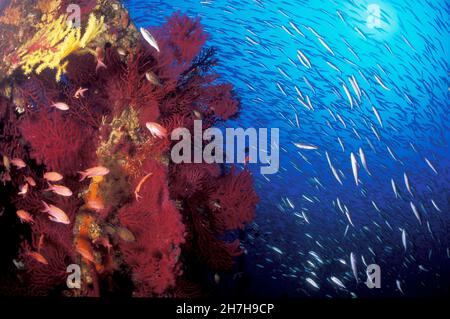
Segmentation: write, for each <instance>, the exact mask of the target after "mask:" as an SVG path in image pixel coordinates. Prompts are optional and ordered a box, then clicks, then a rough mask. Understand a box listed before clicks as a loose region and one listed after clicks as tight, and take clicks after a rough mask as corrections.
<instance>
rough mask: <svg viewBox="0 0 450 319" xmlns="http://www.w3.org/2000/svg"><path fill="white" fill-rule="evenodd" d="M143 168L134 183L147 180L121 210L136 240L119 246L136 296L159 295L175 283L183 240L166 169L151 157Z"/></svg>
mask: <svg viewBox="0 0 450 319" xmlns="http://www.w3.org/2000/svg"><path fill="white" fill-rule="evenodd" d="M141 170H142V172H143V174H142V176H139V177H137V178H136V179H135V182H134V183H133V184H134V185H135V187H137V185H139V183H141V181H142V180H143V179H144V178H145V179H146V180H144V183H141V186H140V187H139V190H138V191H136V195H135V198H134V199H133V202H132V203H130V204H127V205H125V206H123V207H122V208H121V209H120V211H119V213H118V217H119V220H120V223H121V225H123V226H124V227H126V228H127V229H129V230H130V231H131V232H132V233H133V234H134V236H135V237H136V241H133V242H126V241H125V242H123V241H122V242H121V243H120V248H121V251H122V253H123V255H124V260H125V262H126V264H127V265H128V266H129V267H131V270H132V276H133V281H134V282H135V286H136V289H135V292H134V293H135V295H136V296H149V295H154V294H156V295H159V294H162V293H163V292H164V291H165V290H166V289H167V288H168V287H170V286H174V284H175V280H176V277H177V276H178V274H179V273H180V270H179V268H178V267H179V264H178V259H179V257H180V253H181V251H180V248H179V245H180V244H181V243H183V242H184V225H183V223H182V221H181V215H180V213H179V212H178V210H177V208H176V207H175V205H174V203H173V202H172V201H171V200H170V197H169V189H168V185H167V170H166V168H164V166H163V165H162V164H160V163H158V162H156V161H155V160H153V159H151V158H149V159H147V160H145V162H144V163H143V165H142V166H141ZM147 174H149V175H147ZM146 176H147V177H146ZM147 179H148V180H147Z"/></svg>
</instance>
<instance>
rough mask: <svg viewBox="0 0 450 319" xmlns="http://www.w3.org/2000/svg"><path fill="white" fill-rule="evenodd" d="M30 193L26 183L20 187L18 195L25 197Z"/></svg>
mask: <svg viewBox="0 0 450 319" xmlns="http://www.w3.org/2000/svg"><path fill="white" fill-rule="evenodd" d="M27 193H28V183H25V184H23V185H22V187H20V192H19V193H18V194H17V195H22V196H25V195H26V194H27Z"/></svg>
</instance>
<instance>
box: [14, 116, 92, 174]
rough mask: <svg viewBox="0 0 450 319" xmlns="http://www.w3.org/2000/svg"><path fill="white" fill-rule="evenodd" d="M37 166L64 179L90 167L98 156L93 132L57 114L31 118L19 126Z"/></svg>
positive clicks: (27, 117)
mask: <svg viewBox="0 0 450 319" xmlns="http://www.w3.org/2000/svg"><path fill="white" fill-rule="evenodd" d="M20 129H21V131H22V134H23V136H24V137H25V139H26V140H27V141H28V142H29V143H30V144H31V149H32V151H31V156H32V157H33V158H35V159H36V161H37V163H38V164H45V165H46V166H47V169H49V170H55V171H58V172H60V173H61V174H65V175H74V174H76V173H77V171H79V170H82V169H84V168H86V167H89V165H90V164H92V161H93V155H95V152H94V151H95V144H96V140H95V138H94V137H93V135H92V131H91V130H90V129H88V128H86V127H85V126H83V125H80V124H79V123H77V122H76V121H75V120H73V119H70V118H69V117H66V116H64V115H62V114H61V113H59V112H57V111H56V110H51V111H46V110H41V111H39V112H35V113H32V114H28V115H27V116H26V117H25V118H24V119H23V121H22V122H21V123H20Z"/></svg>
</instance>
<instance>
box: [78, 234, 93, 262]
mask: <svg viewBox="0 0 450 319" xmlns="http://www.w3.org/2000/svg"><path fill="white" fill-rule="evenodd" d="M75 250H76V251H77V252H78V253H79V254H80V255H81V256H82V257H83V258H84V259H86V260H88V261H90V262H92V263H94V262H95V259H94V252H93V250H92V245H91V243H90V242H89V241H87V240H86V239H83V238H78V239H77V240H76V242H75Z"/></svg>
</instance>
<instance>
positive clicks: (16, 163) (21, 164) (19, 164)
mask: <svg viewBox="0 0 450 319" xmlns="http://www.w3.org/2000/svg"><path fill="white" fill-rule="evenodd" d="M9 163H10V164H12V165H14V166H15V167H17V168H18V169H21V168H24V167H27V164H25V162H24V161H23V160H21V159H20V158H14V159H12V160H10V162H9Z"/></svg>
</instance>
